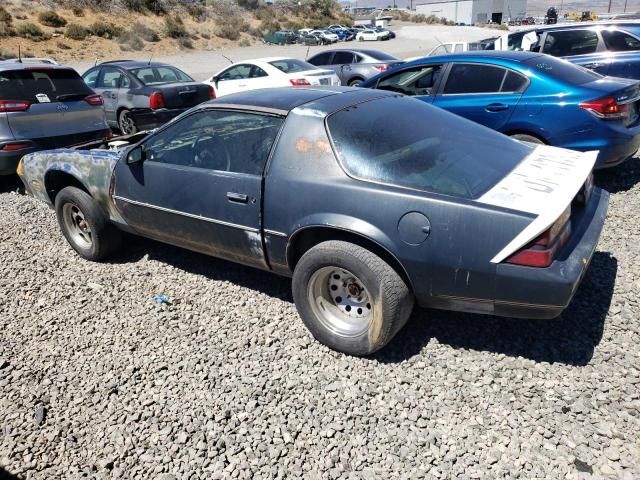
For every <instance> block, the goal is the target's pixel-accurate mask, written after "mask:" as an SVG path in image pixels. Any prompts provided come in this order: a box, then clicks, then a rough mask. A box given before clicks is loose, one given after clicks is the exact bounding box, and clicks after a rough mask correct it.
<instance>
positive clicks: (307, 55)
mask: <svg viewBox="0 0 640 480" xmlns="http://www.w3.org/2000/svg"><path fill="white" fill-rule="evenodd" d="M310 48H311V45H307V54H306V55H305V57H304V59H305V60H306V59H307V58H309V49H310Z"/></svg>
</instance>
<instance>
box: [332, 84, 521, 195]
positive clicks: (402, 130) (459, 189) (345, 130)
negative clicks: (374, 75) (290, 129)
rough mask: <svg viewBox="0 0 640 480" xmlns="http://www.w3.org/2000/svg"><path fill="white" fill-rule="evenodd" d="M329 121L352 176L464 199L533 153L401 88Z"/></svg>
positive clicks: (337, 148)
mask: <svg viewBox="0 0 640 480" xmlns="http://www.w3.org/2000/svg"><path fill="white" fill-rule="evenodd" d="M390 118H393V122H390V121H389V119H390ZM327 126H328V130H329V135H330V137H331V139H332V142H333V145H334V148H335V151H336V154H337V156H338V160H339V162H340V164H341V165H342V168H343V169H344V170H345V171H346V172H347V174H349V175H350V176H352V177H354V178H357V179H360V180H363V181H370V182H376V183H384V184H389V185H395V186H399V187H405V188H410V189H414V190H421V191H425V192H433V193H440V194H445V195H452V196H456V197H460V198H465V199H476V198H478V197H480V196H481V195H482V194H483V193H485V192H486V191H488V190H489V189H490V188H491V187H493V186H494V185H495V184H496V183H497V182H498V181H500V180H501V179H502V178H503V177H504V176H505V175H506V174H507V173H509V172H510V171H511V170H513V168H515V167H516V165H518V164H519V163H520V162H521V161H522V160H523V159H524V158H525V157H526V156H527V155H528V154H529V153H531V147H529V146H526V145H524V144H522V143H520V142H517V141H515V140H512V139H510V138H508V137H506V136H503V135H501V134H499V133H497V132H494V131H493V130H490V129H488V128H486V127H483V126H481V125H478V124H476V123H474V122H471V121H468V120H465V119H463V118H460V117H458V116H456V115H453V114H451V113H448V112H445V111H444V110H441V109H439V108H436V107H433V106H431V105H428V104H426V103H425V102H422V101H420V100H416V99H411V98H407V97H400V96H398V97H386V98H383V99H378V100H373V101H370V102H367V103H363V104H359V105H355V106H351V107H349V108H346V109H344V110H341V111H339V112H336V113H334V114H332V115H331V116H329V117H328V120H327Z"/></svg>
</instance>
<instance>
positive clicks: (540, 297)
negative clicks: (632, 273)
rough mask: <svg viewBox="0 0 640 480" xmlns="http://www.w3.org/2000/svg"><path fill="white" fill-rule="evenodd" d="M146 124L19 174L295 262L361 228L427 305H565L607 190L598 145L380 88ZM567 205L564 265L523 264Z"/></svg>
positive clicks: (193, 239) (534, 311)
mask: <svg viewBox="0 0 640 480" xmlns="http://www.w3.org/2000/svg"><path fill="white" fill-rule="evenodd" d="M400 112H402V113H403V115H400ZM416 115H419V116H421V117H423V119H424V122H418V121H416V120H417V119H416V117H415V116H416ZM380 118H386V119H389V118H393V119H394V120H393V122H392V123H390V124H389V123H387V124H385V125H380ZM370 121H371V122H373V123H368V122H370ZM216 122H217V123H216ZM220 122H222V123H220ZM424 123H428V125H430V126H429V127H428V128H424V127H423V125H424ZM227 127H228V128H227ZM414 128H417V130H415V131H414V132H409V131H410V130H412V129H414ZM190 129H191V130H190ZM383 130H384V131H386V132H387V133H386V135H385V136H382V137H383V138H382V139H381V133H380V132H381V131H383ZM461 131H464V132H465V136H464V137H465V138H467V139H468V142H467V141H464V140H461V137H462V136H461V135H460V132H461ZM139 137H144V138H142V140H140V141H138V138H136V137H133V138H129V139H126V138H125V139H124V140H125V141H129V142H135V143H133V144H132V145H129V146H127V147H125V148H123V149H122V150H120V151H109V150H106V149H104V148H106V146H100V148H96V149H90V150H82V149H76V150H56V151H49V152H41V153H35V154H32V155H29V156H27V157H25V158H24V159H23V162H22V164H21V168H20V176H21V178H22V180H23V182H24V183H25V186H26V188H27V191H28V193H30V194H31V195H33V196H34V197H36V198H38V199H40V200H42V201H44V202H47V203H48V204H53V203H54V201H55V196H56V194H57V192H59V191H60V190H61V189H62V188H63V187H65V186H67V185H74V186H79V187H80V188H83V189H85V190H86V191H88V192H89V193H90V194H91V195H92V196H93V197H94V198H95V199H96V200H97V202H98V203H99V205H100V206H101V207H102V208H103V209H104V211H105V212H107V213H108V215H109V217H110V219H111V221H112V222H113V223H114V224H115V225H116V226H118V227H119V228H121V229H123V230H125V231H129V232H132V233H136V234H139V235H142V236H146V237H149V238H153V239H156V240H160V241H163V242H167V243H170V244H174V245H178V246H182V247H185V248H188V249H191V250H195V251H199V252H202V253H205V254H209V255H213V256H217V257H222V258H225V259H228V260H231V261H235V262H239V263H242V264H245V265H250V266H253V267H257V268H260V269H264V270H270V271H272V272H274V273H277V274H281V275H291V274H292V271H293V269H294V268H295V265H296V262H297V261H298V259H299V258H300V257H301V255H302V253H304V251H306V250H307V249H308V248H310V247H311V246H313V245H315V244H317V243H319V242H321V241H324V240H328V239H340V240H347V241H351V242H354V243H357V244H359V245H362V246H365V247H366V248H368V249H370V250H372V251H374V252H376V253H377V254H378V255H379V256H381V257H382V258H383V259H384V260H386V261H387V262H388V263H389V264H390V265H391V266H392V267H394V268H395V269H396V270H397V271H398V272H399V273H400V275H401V276H402V277H403V278H404V279H405V281H406V282H407V284H408V285H409V287H410V288H411V290H412V291H413V293H414V294H415V297H416V299H417V301H418V303H419V304H420V305H422V306H426V307H437V308H445V309H453V310H461V311H473V312H481V313H490V314H497V315H506V316H516V317H537V318H552V317H554V316H557V315H558V314H559V313H560V312H561V311H562V310H563V309H564V308H565V307H566V305H567V304H568V302H569V301H570V299H571V298H572V296H573V294H574V292H575V290H576V288H577V286H578V284H579V282H580V280H581V278H582V276H583V274H584V272H585V271H586V269H587V267H588V264H589V261H590V259H591V256H592V253H593V251H594V249H595V247H596V244H597V242H598V239H599V236H600V232H601V229H602V227H603V223H604V218H605V216H606V210H607V205H608V195H607V193H606V192H604V191H602V190H600V189H598V188H593V187H592V184H591V183H590V180H591V178H592V177H591V174H590V172H591V168H592V166H593V162H595V156H593V155H591V156H589V155H587V154H582V153H576V152H570V151H566V150H562V149H556V148H553V147H535V148H534V147H532V146H527V145H524V144H521V143H520V142H517V141H514V140H511V139H509V138H507V137H504V136H502V135H500V134H498V133H496V132H494V131H492V130H489V129H487V128H485V127H482V126H479V125H477V124H475V123H472V122H469V121H467V120H464V119H462V118H460V117H457V116H455V115H452V114H449V113H447V112H445V111H443V110H440V109H437V108H434V107H432V106H429V105H426V104H424V102H420V101H418V100H415V99H411V98H408V97H404V96H399V95H397V94H393V93H390V92H383V91H377V90H368V89H367V90H365V89H351V88H342V87H336V88H329V89H311V88H297V89H269V90H256V91H251V92H246V93H241V94H234V95H229V96H227V97H224V98H223V99H220V100H214V101H211V102H207V103H205V104H202V105H199V106H198V107H196V108H194V109H192V110H191V111H189V112H187V113H185V114H184V115H182V116H181V117H179V118H177V119H174V120H173V121H171V122H170V123H169V124H168V125H166V126H165V127H163V128H161V129H158V130H157V131H155V132H153V133H152V134H150V135H148V136H146V135H145V134H139ZM378 139H381V140H378ZM202 142H204V143H202ZM469 142H471V143H469ZM470 145H471V146H470ZM85 148H90V146H87V147H85ZM212 153H213V155H211V154H212ZM416 155H417V156H416ZM246 159H249V160H246ZM416 159H418V161H416ZM245 160H246V162H245ZM545 165H546V166H545ZM541 167H544V171H545V174H544V176H543V177H536V176H535V175H536V171H539V170H540V168H541ZM514 182H516V183H515V184H514ZM514 185H515V187H514ZM559 212H560V213H559ZM549 215H551V217H550V216H549ZM550 218H551V220H549V219H550ZM556 218H557V219H560V218H562V219H563V220H562V223H561V224H560V226H561V227H562V231H563V232H565V233H566V235H564V236H563V237H562V238H563V241H562V243H561V244H560V245H559V247H558V248H557V250H554V251H553V259H552V260H553V261H552V262H551V263H550V265H549V266H547V267H544V268H536V267H531V266H522V265H519V264H513V263H510V261H511V260H510V259H513V258H515V257H513V255H514V254H515V255H518V253H516V252H522V249H523V248H524V249H525V253H527V252H529V253H530V251H531V250H536V249H537V248H538V246H537V245H538V244H537V243H536V245H534V246H532V242H534V241H535V240H534V238H535V237H538V236H539V235H540V233H541V232H542V231H543V230H546V229H548V228H550V229H551V230H553V229H554V228H555V225H557V224H558V221H556ZM552 224H553V225H554V226H553V227H550V225H552ZM556 233H557V232H556ZM538 243H539V242H538ZM540 248H542V247H540ZM534 254H535V252H534Z"/></svg>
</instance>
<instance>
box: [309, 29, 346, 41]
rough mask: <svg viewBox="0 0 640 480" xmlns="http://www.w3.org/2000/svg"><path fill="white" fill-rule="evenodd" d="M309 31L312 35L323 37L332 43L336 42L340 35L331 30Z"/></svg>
mask: <svg viewBox="0 0 640 480" xmlns="http://www.w3.org/2000/svg"><path fill="white" fill-rule="evenodd" d="M309 33H310V34H311V35H317V36H319V37H322V38H324V39H325V40H328V41H329V42H331V43H336V42H337V41H338V40H339V38H338V35H336V34H335V33H331V32H330V31H329V30H312V31H311V32H309Z"/></svg>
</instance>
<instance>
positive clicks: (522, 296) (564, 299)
mask: <svg viewBox="0 0 640 480" xmlns="http://www.w3.org/2000/svg"><path fill="white" fill-rule="evenodd" d="M608 205H609V194H608V193H607V192H606V191H604V190H601V189H594V190H593V193H592V196H591V198H590V200H589V204H588V205H587V206H586V208H585V209H584V211H583V212H581V214H580V215H579V216H576V218H572V219H571V222H572V225H573V234H572V235H571V238H570V240H569V242H568V243H567V245H565V246H564V247H563V249H562V250H561V251H560V253H559V255H558V257H557V259H556V260H554V262H553V263H552V264H551V266H549V267H547V268H532V267H522V266H517V265H510V264H508V263H501V264H499V265H498V266H497V268H496V297H497V299H496V301H495V305H494V311H493V313H494V314H495V315H500V316H509V317H521V318H555V317H557V316H558V315H560V313H562V311H563V310H564V309H565V308H566V307H567V305H568V304H569V302H570V301H571V299H572V298H573V295H574V294H575V292H576V290H577V288H578V286H579V285H580V282H581V280H582V278H583V277H584V274H585V273H586V271H587V269H588V267H589V263H590V262H591V257H592V256H593V252H594V251H595V249H596V246H597V245H598V240H599V239H600V233H601V232H602V228H603V226H604V221H605V218H606V216H607V208H608Z"/></svg>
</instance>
